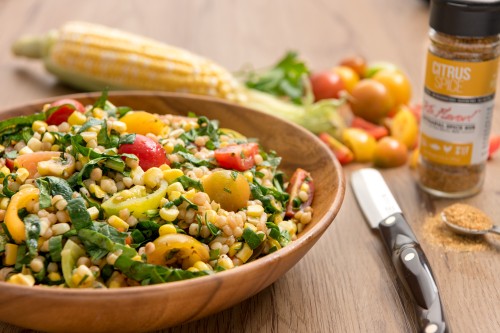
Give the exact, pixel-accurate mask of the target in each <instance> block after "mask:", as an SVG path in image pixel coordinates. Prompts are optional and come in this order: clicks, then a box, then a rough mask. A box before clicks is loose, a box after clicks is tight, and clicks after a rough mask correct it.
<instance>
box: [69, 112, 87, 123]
mask: <svg viewBox="0 0 500 333" xmlns="http://www.w3.org/2000/svg"><path fill="white" fill-rule="evenodd" d="M86 121H87V117H85V115H84V114H83V113H81V112H79V111H74V112H73V113H72V114H71V115H70V116H69V118H68V123H69V124H70V125H71V126H75V125H83V124H85V122H86Z"/></svg>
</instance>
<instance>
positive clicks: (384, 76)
mask: <svg viewBox="0 0 500 333" xmlns="http://www.w3.org/2000/svg"><path fill="white" fill-rule="evenodd" d="M373 79H374V80H375V81H378V82H380V83H382V84H383V85H384V86H385V87H386V88H387V90H389V93H390V94H391V96H392V99H393V100H394V103H395V105H396V106H397V105H401V104H408V102H410V98H411V84H410V81H409V80H408V77H407V76H406V75H405V74H404V73H403V72H401V71H399V70H391V69H383V70H380V71H378V72H377V73H376V74H375V75H374V76H373Z"/></svg>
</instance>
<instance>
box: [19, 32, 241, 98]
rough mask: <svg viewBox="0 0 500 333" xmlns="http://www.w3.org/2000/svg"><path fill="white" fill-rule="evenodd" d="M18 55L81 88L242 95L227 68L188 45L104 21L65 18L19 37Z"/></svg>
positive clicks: (226, 96)
mask: <svg viewBox="0 0 500 333" xmlns="http://www.w3.org/2000/svg"><path fill="white" fill-rule="evenodd" d="M13 52H14V54H16V55H20V56H27V57H31V58H42V59H43V61H44V63H45V66H46V68H47V70H48V71H50V72H52V73H53V74H55V75H56V76H57V77H58V78H59V79H60V80H61V81H64V82H66V83H67V84H69V85H72V86H74V87H76V88H79V89H84V90H103V89H106V88H108V89H145V90H164V91H172V92H187V93H193V94H201V95H211V96H218V97H221V98H224V99H229V100H238V99H239V98H240V87H239V85H238V82H237V81H236V80H235V79H234V78H233V76H232V75H231V73H229V72H228V71H226V70H225V69H224V68H222V67H220V66H218V65H216V64H215V63H213V62H212V61H210V60H208V59H205V58H202V57H199V56H196V55H194V54H192V53H190V52H188V51H186V50H183V49H180V48H175V47H172V46H169V45H165V44H163V43H160V42H158V41H155V40H152V39H148V38H144V37H142V36H138V35H134V34H131V33H127V32H123V31H120V30H117V29H112V28H108V27H105V26H101V25H97V24H92V23H86V22H69V23H67V24H65V25H64V26H62V27H61V28H60V29H58V30H55V31H51V32H49V33H48V34H46V35H45V36H42V37H23V38H21V39H20V40H18V41H17V42H15V43H14V45H13Z"/></svg>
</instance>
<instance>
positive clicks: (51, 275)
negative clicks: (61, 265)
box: [47, 272, 61, 282]
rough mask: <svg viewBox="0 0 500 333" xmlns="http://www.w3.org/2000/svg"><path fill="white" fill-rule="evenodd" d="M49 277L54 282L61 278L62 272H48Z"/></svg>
mask: <svg viewBox="0 0 500 333" xmlns="http://www.w3.org/2000/svg"><path fill="white" fill-rule="evenodd" d="M47 277H48V278H49V280H50V281H52V282H55V281H60V280H61V274H59V272H50V273H49V274H47Z"/></svg>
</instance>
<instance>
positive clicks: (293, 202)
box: [285, 168, 314, 217]
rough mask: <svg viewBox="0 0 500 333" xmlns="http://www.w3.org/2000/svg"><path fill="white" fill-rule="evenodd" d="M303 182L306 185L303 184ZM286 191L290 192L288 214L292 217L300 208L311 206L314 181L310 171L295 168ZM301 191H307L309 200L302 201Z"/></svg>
mask: <svg viewBox="0 0 500 333" xmlns="http://www.w3.org/2000/svg"><path fill="white" fill-rule="evenodd" d="M303 184H305V185H306V186H303ZM286 191H287V192H288V194H290V198H289V199H288V205H287V207H286V213H285V215H286V216H288V217H292V216H294V215H295V212H297V211H298V210H300V209H304V208H306V207H309V206H310V205H311V202H312V199H313V195H314V183H313V180H312V178H311V175H310V174H309V172H307V171H305V170H304V169H301V168H298V169H297V170H295V172H294V173H293V176H292V178H291V179H290V182H289V183H288V187H287V189H286ZM300 191H304V192H306V193H307V200H305V201H302V200H301V199H300V197H299V192H300Z"/></svg>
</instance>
